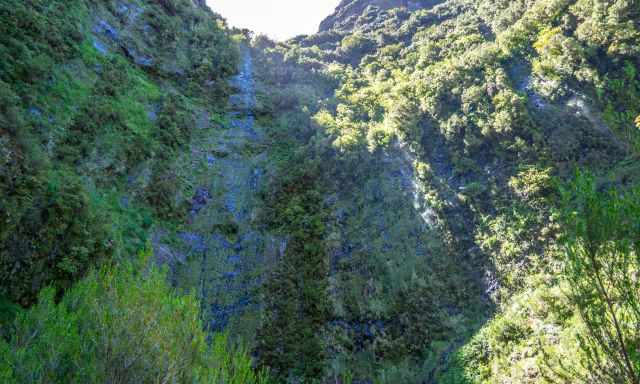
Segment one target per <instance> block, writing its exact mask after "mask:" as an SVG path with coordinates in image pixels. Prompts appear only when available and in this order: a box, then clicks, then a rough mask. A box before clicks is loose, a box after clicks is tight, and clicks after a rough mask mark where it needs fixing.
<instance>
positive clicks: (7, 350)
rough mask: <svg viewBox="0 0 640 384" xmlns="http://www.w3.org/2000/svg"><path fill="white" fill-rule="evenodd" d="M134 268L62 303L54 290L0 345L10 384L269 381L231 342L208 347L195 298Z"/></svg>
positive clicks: (114, 272) (1, 367)
mask: <svg viewBox="0 0 640 384" xmlns="http://www.w3.org/2000/svg"><path fill="white" fill-rule="evenodd" d="M138 269H140V268H136V267H134V266H133V265H131V264H129V265H128V266H125V267H119V268H113V267H105V268H102V269H101V270H100V271H97V272H92V273H90V274H89V276H88V277H87V278H85V279H84V280H82V281H81V282H79V283H78V284H77V285H76V286H74V287H73V288H72V289H70V290H69V291H68V292H67V293H66V295H65V296H64V298H63V299H62V301H61V302H60V303H59V304H56V303H55V300H54V296H55V292H54V290H53V289H51V288H49V289H45V290H44V291H43V292H42V294H41V295H40V301H39V303H38V304H37V305H35V306H33V307H32V308H31V309H30V310H29V311H26V312H24V313H22V314H20V315H19V316H18V318H17V319H16V321H15V324H14V327H13V330H12V331H11V335H10V339H9V342H5V341H2V340H0V381H2V382H6V383H225V384H228V383H231V384H236V383H237V384H240V383H243V384H244V383H264V382H266V379H265V376H264V375H256V374H255V373H254V371H253V369H252V364H251V360H250V358H249V357H248V356H247V355H246V354H245V352H244V351H243V350H238V349H234V348H230V347H229V344H228V343H227V340H226V337H225V336H223V335H217V336H214V340H213V341H212V343H208V342H207V334H206V333H205V332H204V331H203V327H202V322H201V320H200V313H199V305H198V302H197V300H196V299H195V298H194V297H193V296H180V295H177V294H176V293H175V292H174V291H173V290H172V288H170V287H169V286H168V285H167V283H166V277H165V274H164V273H163V272H161V271H159V270H158V269H156V268H155V267H154V268H150V269H146V270H144V271H143V272H138Z"/></svg>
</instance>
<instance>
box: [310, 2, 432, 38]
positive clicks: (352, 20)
mask: <svg viewBox="0 0 640 384" xmlns="http://www.w3.org/2000/svg"><path fill="white" fill-rule="evenodd" d="M443 1H444V0H343V1H342V2H341V3H340V4H339V5H338V7H337V8H336V10H335V12H334V13H333V14H332V15H331V16H329V17H327V18H326V19H324V20H323V21H322V23H320V32H324V31H329V30H339V31H351V30H353V29H355V28H356V27H357V25H358V19H359V18H360V17H361V16H362V15H363V14H365V13H368V11H370V10H373V11H377V12H380V13H381V12H385V11H387V10H389V9H393V8H406V9H408V10H409V11H415V10H418V9H423V8H430V7H433V6H435V5H437V4H439V3H442V2H443Z"/></svg>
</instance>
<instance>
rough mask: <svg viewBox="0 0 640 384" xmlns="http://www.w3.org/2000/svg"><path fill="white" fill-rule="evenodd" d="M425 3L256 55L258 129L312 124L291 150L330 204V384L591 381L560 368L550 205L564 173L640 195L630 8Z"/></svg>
mask: <svg viewBox="0 0 640 384" xmlns="http://www.w3.org/2000/svg"><path fill="white" fill-rule="evenodd" d="M437 3H438V4H436V3H429V4H426V3H422V4H419V5H420V6H417V5H418V4H409V3H405V2H393V1H390V2H375V1H344V2H342V3H341V4H340V5H339V6H338V9H337V10H336V12H335V13H334V15H332V16H330V17H329V18H327V19H326V20H325V22H323V24H322V26H321V28H320V32H319V33H318V34H316V35H311V36H303V37H298V38H295V39H293V40H291V41H289V42H287V43H284V44H277V45H276V44H273V43H268V42H266V41H264V40H261V39H257V41H256V42H255V46H256V48H257V49H258V51H259V52H266V55H265V59H264V63H265V64H263V67H267V68H272V67H273V68H274V69H273V70H271V71H269V70H266V69H265V71H267V73H266V74H265V75H264V76H265V77H266V78H267V84H266V85H265V86H266V87H267V89H266V90H265V99H266V100H267V101H265V105H264V107H265V109H266V112H267V113H268V114H270V115H273V116H274V117H275V118H276V119H277V120H278V121H279V122H280V124H281V125H284V126H286V125H287V124H295V126H296V127H297V129H298V131H299V130H300V127H301V125H300V123H299V121H303V120H304V119H310V120H311V121H310V122H307V123H304V126H306V127H307V128H305V129H306V130H308V131H309V133H308V134H307V135H306V136H305V135H303V136H302V137H301V138H299V140H302V142H303V143H305V145H306V146H307V149H306V150H305V151H307V154H306V156H307V157H310V158H317V159H318V160H316V161H318V162H320V164H321V165H319V166H318V167H319V170H318V171H317V172H319V173H320V175H321V176H315V177H316V178H319V179H320V180H324V182H323V184H322V190H323V194H326V195H327V196H330V197H329V198H328V199H327V201H326V202H325V204H324V206H323V210H324V211H325V214H326V215H328V217H329V219H328V220H327V221H326V227H325V232H324V235H323V236H324V239H325V244H327V245H329V250H328V253H329V255H331V256H330V257H329V258H328V262H329V270H328V277H327V279H328V284H329V285H328V294H327V300H328V302H329V303H330V304H331V307H330V309H329V313H328V314H325V315H324V317H322V318H321V319H320V320H318V321H319V323H318V325H316V326H314V328H313V332H315V333H316V334H322V335H325V336H324V339H323V342H324V343H325V345H326V347H327V348H328V354H327V355H326V356H324V359H326V360H327V363H326V366H327V367H330V368H328V370H329V373H325V375H327V376H329V377H333V378H336V377H343V378H348V377H351V378H352V379H354V380H356V381H357V380H365V381H366V380H372V379H373V380H377V381H380V382H407V383H409V382H416V383H417V382H425V381H426V382H456V383H458V382H544V381H545V380H546V378H545V377H549V376H553V375H555V374H558V375H560V374H565V375H575V376H573V377H574V380H578V381H581V380H582V381H591V382H599V381H598V380H603V379H602V377H598V376H596V374H595V373H593V376H589V375H591V372H593V370H592V369H590V368H588V367H589V365H588V364H591V363H585V362H584V360H581V359H582V357H573V358H571V357H570V356H571V355H574V356H580V355H579V351H580V348H581V347H580V346H579V345H577V344H576V343H575V342H574V340H575V339H572V336H571V335H573V334H574V332H579V330H580V329H581V327H582V325H581V324H580V321H579V320H578V319H579V313H580V310H581V309H580V307H578V306H577V304H575V303H572V302H569V301H567V300H568V297H567V296H566V295H564V294H563V293H562V292H563V291H564V290H565V289H566V287H565V286H564V284H565V282H566V280H564V273H566V270H564V269H563V268H564V264H563V257H564V255H563V252H562V248H561V245H562V243H561V242H559V241H558V240H559V239H563V240H562V241H564V239H566V236H567V235H566V233H567V232H566V227H563V226H562V225H564V226H566V225H570V224H567V223H566V222H560V219H562V217H561V215H560V213H559V209H560V205H559V204H558V196H559V195H558V190H557V187H556V186H557V185H558V183H560V184H562V183H564V182H566V181H568V180H570V179H571V177H572V175H573V172H574V170H575V168H576V167H580V168H583V169H587V170H591V172H595V173H597V174H598V175H599V182H600V183H602V184H603V185H605V186H607V185H608V186H609V187H611V186H617V187H618V188H622V189H626V188H630V187H631V186H633V185H634V184H635V182H636V181H635V180H636V179H637V172H638V169H637V166H636V165H632V164H636V159H637V153H638V152H637V151H638V149H637V148H638V147H637V140H638V134H637V128H636V126H635V123H634V119H635V117H636V116H637V115H638V113H639V112H640V111H639V110H638V109H637V100H638V78H637V74H636V68H637V66H638V51H637V49H636V48H635V46H636V45H635V42H637V41H638V36H639V35H638V25H637V23H638V7H637V6H636V5H634V4H630V3H626V2H620V1H618V2H598V7H595V6H594V4H593V3H592V2H589V1H577V2H571V1H536V2H500V1H445V2H437ZM590 30H597V31H598V33H590V32H588V31H590ZM596 35H597V36H599V37H596ZM275 68H278V69H277V70H276V69H275ZM328 88H329V89H328ZM331 89H334V90H335V92H332V90H331ZM291 95H294V96H291ZM296 98H297V100H296ZM269 99H271V100H269ZM318 99H319V100H318ZM269 101H270V103H269ZM285 116H286V118H285ZM285 119H286V120H285ZM282 120H285V121H284V122H282ZM294 121H295V123H293V122H294ZM290 134H297V135H298V136H300V134H299V133H293V132H291V133H290ZM394 178H397V180H398V184H397V185H398V187H393V179H394ZM396 188H397V189H396ZM369 196H370V197H369ZM397 204H400V205H397ZM405 204H406V205H405ZM403 205H405V206H406V207H407V210H406V211H404V210H403V208H401V207H402V206H403ZM403 212H406V214H405V213H403ZM391 215H392V216H391ZM412 217H413V218H415V219H413V218H412ZM413 220H416V221H415V222H414V221H413ZM390 223H391V224H390ZM415 223H422V224H415ZM425 224H426V225H425ZM389 228H393V230H392V231H389ZM405 231H406V232H405ZM414 236H415V237H414ZM423 236H426V237H423ZM632 236H635V235H632ZM429 238H433V239H434V240H435V241H434V240H429ZM631 238H635V237H631ZM360 239H364V241H362V240H360ZM414 239H416V241H417V244H418V245H419V247H418V248H417V249H414V248H411V247H412V244H414V243H413V241H414ZM377 244H380V248H377ZM399 245H402V246H401V247H397V246H399ZM331 249H333V251H332V250H331ZM334 255H335V256H334ZM334 263H337V264H334ZM631 268H633V264H631ZM517 311H523V312H517ZM491 312H493V314H490V313H491ZM491 318H494V319H493V320H490V319H491ZM320 324H323V325H320ZM478 328H480V331H479V332H478V333H477V334H476V335H475V336H473V335H474V333H476V330H477V329H478ZM414 332H415V333H414ZM544 332H552V334H551V335H550V336H548V337H547V336H546V335H543V334H544ZM404 337H407V338H406V339H404ZM630 337H634V336H632V335H630ZM632 340H634V339H632ZM461 346H462V347H461ZM279 347H280V349H281V350H284V351H285V352H284V353H283V358H284V361H282V360H280V362H279V363H278V365H276V366H275V367H276V368H280V367H286V366H288V364H291V361H289V362H287V360H286V359H287V358H286V351H287V348H288V345H287V344H286V343H285V344H284V345H283V344H279ZM460 347H461V348H460ZM291 348H294V347H293V346H291ZM488 348H489V349H488ZM292 350H293V349H292ZM567 358H569V361H571V364H570V367H569V368H568V371H569V372H570V373H567V372H564V371H562V369H560V368H558V367H559V365H558V362H559V361H562V360H565V361H566V359H567ZM587 360H588V359H587ZM545 361H546V362H545ZM581 361H582V362H581ZM601 363H603V362H602V361H601ZM581 364H584V365H581ZM603 364H605V365H607V366H608V365H612V364H613V365H615V364H614V362H612V361H609V362H604V363H603ZM545 367H547V368H545ZM565 368H566V367H565ZM611 371H612V372H613V371H614V370H613V368H611ZM563 372H564V373H563ZM569 377H571V376H569Z"/></svg>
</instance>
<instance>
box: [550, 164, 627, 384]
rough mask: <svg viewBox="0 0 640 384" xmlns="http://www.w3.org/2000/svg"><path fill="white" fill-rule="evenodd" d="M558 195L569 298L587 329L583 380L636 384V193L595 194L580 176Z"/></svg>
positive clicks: (582, 336) (587, 179)
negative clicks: (564, 230) (562, 204)
mask: <svg viewBox="0 0 640 384" xmlns="http://www.w3.org/2000/svg"><path fill="white" fill-rule="evenodd" d="M562 192H563V193H562V195H563V202H564V207H565V211H564V217H565V223H566V228H567V235H566V237H565V245H566V260H565V268H564V274H565V278H566V279H567V282H568V286H569V287H570V289H569V292H568V298H569V300H570V302H571V303H572V304H573V305H575V307H576V308H577V310H578V313H579V314H580V317H581V319H582V322H583V323H584V329H585V331H584V332H582V334H580V335H579V339H578V341H579V346H580V348H581V350H582V351H583V352H584V354H583V356H582V358H581V363H582V365H583V368H585V370H586V372H588V373H587V375H589V377H587V378H584V377H583V378H582V379H583V380H586V381H589V382H593V381H595V382H597V383H632V384H638V383H640V369H639V368H638V367H639V364H640V349H639V347H638V346H639V345H640V327H639V326H638V325H640V279H638V271H639V270H640V222H639V221H638V217H640V188H637V189H634V190H630V191H624V192H618V191H616V190H615V189H612V190H610V191H608V192H599V191H598V190H597V188H596V183H595V181H594V179H593V177H591V176H588V175H579V176H578V177H577V179H576V181H575V182H574V183H573V184H572V185H571V186H570V187H569V188H567V189H565V190H563V191H562ZM565 376H566V375H565ZM574 379H575V377H574Z"/></svg>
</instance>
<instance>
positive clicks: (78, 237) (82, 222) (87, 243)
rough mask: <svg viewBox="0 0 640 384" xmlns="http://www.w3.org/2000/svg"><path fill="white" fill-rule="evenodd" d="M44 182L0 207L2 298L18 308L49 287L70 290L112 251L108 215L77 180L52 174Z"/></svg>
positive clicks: (62, 173) (65, 175)
mask: <svg viewBox="0 0 640 384" xmlns="http://www.w3.org/2000/svg"><path fill="white" fill-rule="evenodd" d="M32 182H36V183H37V181H35V180H34V181H32ZM44 183H45V184H39V183H37V184H36V185H35V186H34V187H33V189H31V191H30V196H29V197H28V200H26V201H25V197H20V196H17V197H12V198H11V200H7V201H5V202H6V203H7V205H3V207H2V208H1V209H0V212H1V214H2V216H3V217H4V218H5V220H6V221H5V222H6V223H7V224H8V225H5V226H3V227H2V230H1V231H0V239H2V242H1V244H2V247H1V248H0V274H1V275H2V280H3V284H2V294H3V295H5V296H7V297H9V298H11V299H12V300H14V301H16V302H19V303H21V304H22V305H28V304H31V303H33V302H34V300H35V298H36V297H37V295H38V292H39V291H40V289H42V288H44V287H45V286H47V285H49V284H51V283H54V284H55V286H56V288H58V289H62V288H67V287H69V286H70V285H71V284H72V283H73V282H74V281H75V280H77V279H78V278H79V277H82V276H83V275H84V273H85V272H86V271H87V270H88V269H89V268H90V267H91V266H93V265H96V264H98V263H100V262H102V261H104V260H107V259H108V258H109V257H110V255H111V254H112V253H113V250H112V243H111V238H110V233H109V229H108V226H107V217H106V216H105V215H104V213H103V212H101V207H99V206H98V204H97V203H96V202H94V201H92V200H91V197H90V196H89V195H88V193H87V191H86V189H85V188H84V187H83V185H82V183H81V181H80V180H79V178H78V177H77V176H74V175H73V174H71V173H69V172H53V173H52V174H50V175H48V179H46V180H45V181H44ZM21 187H22V188H24V185H23V186H21ZM14 193H15V192H14ZM25 203H27V204H28V205H27V206H26V207H25ZM16 208H18V209H17V210H16ZM21 208H22V209H24V211H22V212H21ZM16 234H19V236H17V235H16Z"/></svg>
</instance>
